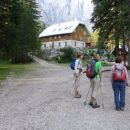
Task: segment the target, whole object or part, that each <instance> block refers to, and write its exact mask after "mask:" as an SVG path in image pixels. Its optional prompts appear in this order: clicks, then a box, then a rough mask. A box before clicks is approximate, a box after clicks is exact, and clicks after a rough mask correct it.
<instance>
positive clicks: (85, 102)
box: [84, 87, 91, 106]
mask: <svg viewBox="0 0 130 130" xmlns="http://www.w3.org/2000/svg"><path fill="white" fill-rule="evenodd" d="M90 89H91V87H89V90H88V93H87V95H86V99H85V101H84V105H85V106H86V104H87V99H88V95H89V92H90Z"/></svg>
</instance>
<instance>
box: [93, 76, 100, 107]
mask: <svg viewBox="0 0 130 130" xmlns="http://www.w3.org/2000/svg"><path fill="white" fill-rule="evenodd" d="M99 85H100V80H99V79H98V78H95V79H94V88H93V94H92V102H93V106H92V107H93V108H99V107H100V105H98V104H97V100H96V98H97V93H98V89H99Z"/></svg>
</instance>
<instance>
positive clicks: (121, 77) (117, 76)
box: [113, 65, 126, 81]
mask: <svg viewBox="0 0 130 130" xmlns="http://www.w3.org/2000/svg"><path fill="white" fill-rule="evenodd" d="M113 79H114V80H115V81H125V80H126V72H125V67H123V69H118V68H117V67H116V65H115V70H114V75H113Z"/></svg>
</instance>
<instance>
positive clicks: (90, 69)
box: [86, 61, 97, 79]
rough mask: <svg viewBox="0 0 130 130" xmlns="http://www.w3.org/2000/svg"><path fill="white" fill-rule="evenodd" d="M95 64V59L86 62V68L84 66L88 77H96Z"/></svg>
mask: <svg viewBox="0 0 130 130" xmlns="http://www.w3.org/2000/svg"><path fill="white" fill-rule="evenodd" d="M95 64H96V62H95V61H90V62H89V63H88V64H87V68H86V76H87V77H88V78H90V79H93V78H95V77H96V75H97V74H96V69H95Z"/></svg>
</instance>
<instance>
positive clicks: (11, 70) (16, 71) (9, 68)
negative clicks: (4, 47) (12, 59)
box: [0, 62, 33, 80]
mask: <svg viewBox="0 0 130 130" xmlns="http://www.w3.org/2000/svg"><path fill="white" fill-rule="evenodd" d="M32 65H33V63H30V64H10V63H6V62H2V63H0V80H5V79H6V78H7V77H16V76H19V75H20V74H22V73H23V72H26V71H28V70H29V69H30V68H31V66H32Z"/></svg>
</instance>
